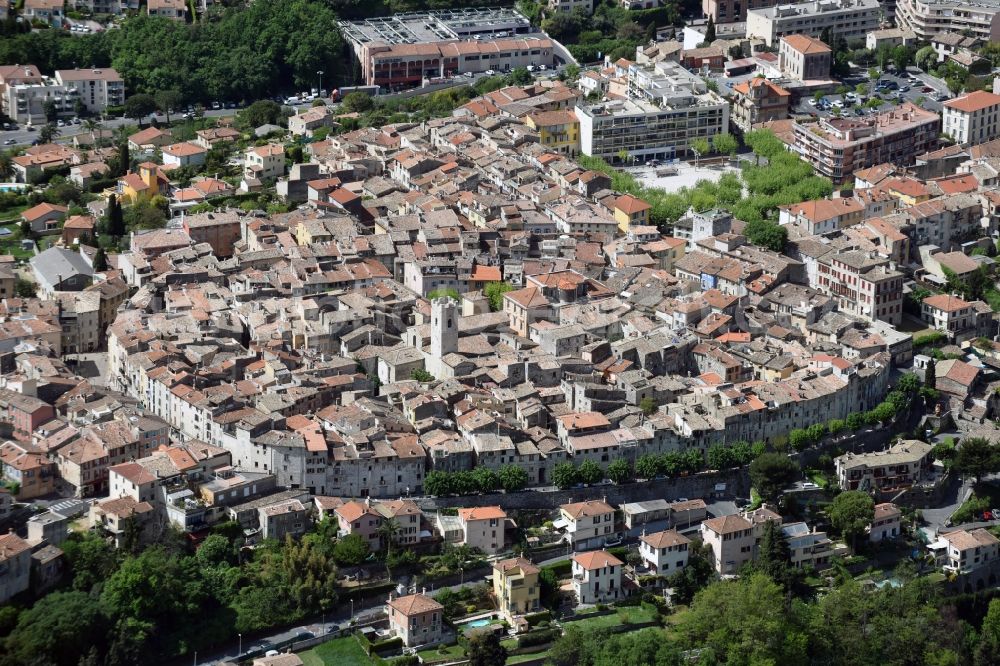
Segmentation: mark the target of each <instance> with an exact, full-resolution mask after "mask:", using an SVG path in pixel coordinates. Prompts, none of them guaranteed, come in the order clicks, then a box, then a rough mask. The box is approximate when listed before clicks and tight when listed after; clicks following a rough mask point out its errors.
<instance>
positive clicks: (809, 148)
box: [794, 102, 941, 184]
mask: <svg viewBox="0 0 1000 666" xmlns="http://www.w3.org/2000/svg"><path fill="white" fill-rule="evenodd" d="M940 127H941V118H940V116H938V114H936V113H934V112H933V111H928V110H926V109H922V108H920V107H919V106H916V105H915V104H911V103H909V102H907V103H905V104H902V105H900V106H898V107H895V108H893V109H891V110H889V111H885V112H883V113H880V114H878V115H876V116H872V117H870V118H856V119H855V118H824V119H822V120H820V121H818V122H806V123H796V124H795V127H794V138H795V143H794V148H795V150H796V152H798V153H799V154H800V155H801V156H802V157H803V159H805V160H807V161H808V162H810V163H811V164H812V165H813V167H814V168H815V169H816V171H817V172H818V173H819V174H821V175H823V176H827V177H828V178H830V179H831V180H833V182H834V183H836V184H840V183H843V182H845V181H846V180H848V179H850V178H852V174H853V173H854V172H855V171H857V170H858V169H864V168H867V167H870V166H874V165H876V164H885V163H887V162H891V163H893V164H897V165H899V166H907V165H909V164H912V163H913V158H914V156H915V155H920V154H922V153H925V152H929V151H931V150H934V148H935V147H936V146H937V141H938V133H939V131H940Z"/></svg>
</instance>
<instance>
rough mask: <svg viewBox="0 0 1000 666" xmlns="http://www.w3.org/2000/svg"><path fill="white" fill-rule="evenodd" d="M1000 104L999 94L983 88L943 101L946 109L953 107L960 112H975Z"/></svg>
mask: <svg viewBox="0 0 1000 666" xmlns="http://www.w3.org/2000/svg"><path fill="white" fill-rule="evenodd" d="M998 104H1000V95H994V94H993V93H991V92H986V91H985V90H976V91H974V92H971V93H969V94H968V95H962V96H961V97H956V98H955V99H951V100H948V101H947V102H945V103H944V106H945V108H946V109H954V110H955V111H960V112H962V113H975V112H976V111H982V110H983V109H988V108H989V107H991V106H996V105H998Z"/></svg>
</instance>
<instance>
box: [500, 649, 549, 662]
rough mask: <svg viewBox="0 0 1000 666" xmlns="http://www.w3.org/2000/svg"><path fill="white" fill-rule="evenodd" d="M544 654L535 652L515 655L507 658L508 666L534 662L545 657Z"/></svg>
mask: <svg viewBox="0 0 1000 666" xmlns="http://www.w3.org/2000/svg"><path fill="white" fill-rule="evenodd" d="M544 656H545V653H544V652H533V653H531V654H515V655H511V656H509V657H507V664H520V663H521V662H523V661H534V660H535V659H540V658H541V657H544Z"/></svg>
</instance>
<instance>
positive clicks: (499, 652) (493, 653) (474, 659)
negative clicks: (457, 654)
mask: <svg viewBox="0 0 1000 666" xmlns="http://www.w3.org/2000/svg"><path fill="white" fill-rule="evenodd" d="M467 654H468V659H469V666H504V664H506V663H507V648H505V647H504V646H503V645H501V644H500V638H499V637H498V636H497V634H496V632H495V631H491V630H488V629H480V630H479V631H475V632H473V634H472V635H471V636H469V647H468V652H467Z"/></svg>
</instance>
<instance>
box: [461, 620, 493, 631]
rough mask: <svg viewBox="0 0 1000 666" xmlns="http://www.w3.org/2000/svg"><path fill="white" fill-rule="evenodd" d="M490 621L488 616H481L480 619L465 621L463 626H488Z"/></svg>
mask: <svg viewBox="0 0 1000 666" xmlns="http://www.w3.org/2000/svg"><path fill="white" fill-rule="evenodd" d="M491 623H492V620H490V619H489V618H485V617H484V618H482V619H481V620H473V621H472V622H466V623H465V624H463V625H462V626H463V627H468V628H470V629H477V628H479V627H488V626H489V625H490V624H491Z"/></svg>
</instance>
